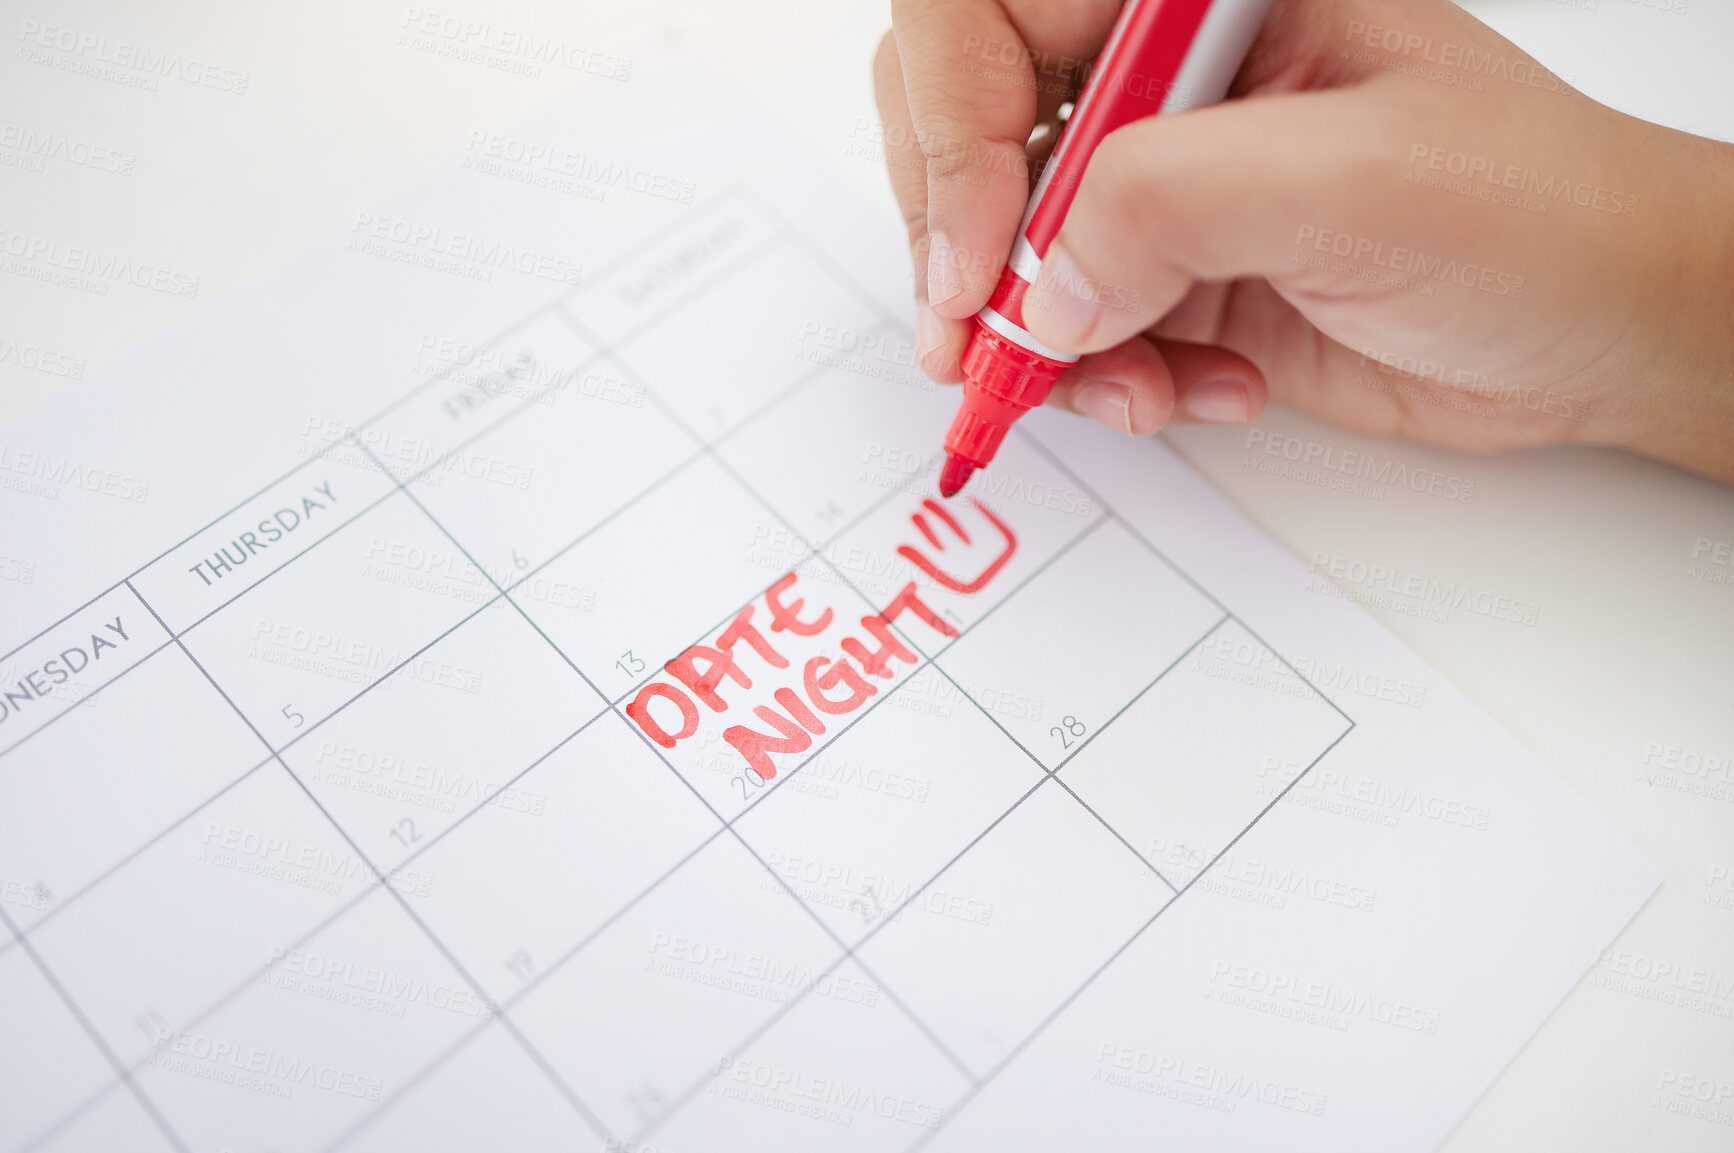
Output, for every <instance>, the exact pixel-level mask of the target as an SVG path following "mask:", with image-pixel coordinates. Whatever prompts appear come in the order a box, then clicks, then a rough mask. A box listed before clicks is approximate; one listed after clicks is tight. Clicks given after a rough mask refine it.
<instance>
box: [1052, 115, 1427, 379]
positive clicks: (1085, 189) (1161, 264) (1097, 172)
mask: <svg viewBox="0 0 1734 1153" xmlns="http://www.w3.org/2000/svg"><path fill="white" fill-rule="evenodd" d="M1371 87H1372V86H1370V85H1369V86H1358V87H1356V88H1345V89H1335V90H1331V91H1323V92H1306V93H1295V94H1284V95H1272V96H1257V97H1250V98H1247V99H1243V100H1236V101H1233V102H1231V103H1228V104H1221V105H1217V106H1215V107H1211V108H1201V109H1195V110H1193V111H1190V112H1186V113H1182V114H1180V115H1174V116H1156V117H1150V118H1148V119H1145V120H1140V121H1137V122H1135V123H1133V124H1128V125H1126V126H1125V127H1123V128H1121V129H1119V130H1117V131H1115V132H1113V133H1111V134H1110V135H1109V136H1108V137H1107V138H1106V139H1105V140H1103V141H1102V143H1101V144H1100V145H1099V146H1098V147H1097V149H1096V151H1095V154H1094V155H1093V156H1092V157H1091V158H1090V161H1089V164H1088V166H1087V167H1086V169H1085V171H1084V177H1083V181H1082V183H1081V184H1080V185H1079V188H1078V192H1077V196H1076V198H1075V199H1074V200H1073V202H1072V206H1071V208H1070V210H1069V211H1068V212H1067V214H1066V223H1065V226H1064V227H1063V228H1062V229H1061V231H1060V235H1059V236H1058V237H1057V238H1056V239H1055V241H1054V243H1053V244H1052V245H1051V246H1050V247H1049V249H1048V252H1047V255H1046V256H1045V258H1044V259H1043V261H1042V268H1041V273H1040V275H1039V276H1038V277H1037V281H1036V283H1035V284H1034V285H1032V286H1031V288H1030V291H1029V294H1028V296H1027V297H1026V298H1025V303H1024V322H1025V324H1026V325H1027V326H1028V328H1029V331H1030V333H1031V334H1032V335H1033V336H1035V337H1036V338H1037V339H1038V340H1040V341H1042V343H1044V344H1049V345H1052V346H1053V347H1055V348H1059V349H1064V350H1066V351H1069V352H1077V353H1088V352H1097V351H1100V350H1102V349H1106V348H1112V347H1113V346H1115V345H1117V344H1119V343H1121V342H1122V341H1125V340H1127V339H1129V338H1130V337H1132V336H1134V335H1136V334H1137V333H1140V332H1143V331H1144V330H1146V329H1148V328H1150V327H1151V326H1152V325H1154V324H1155V323H1156V322H1157V321H1158V320H1160V319H1161V318H1162V317H1163V316H1164V315H1165V314H1166V313H1167V312H1168V311H1169V310H1170V309H1171V308H1173V307H1174V306H1175V305H1176V304H1177V303H1179V302H1180V300H1181V298H1182V297H1184V296H1185V295H1186V293H1187V291H1188V290H1189V289H1190V288H1191V287H1192V286H1193V284H1195V283H1196V282H1198V281H1227V280H1234V279H1238V278H1241V277H1265V278H1267V279H1270V280H1272V281H1277V280H1279V279H1281V278H1283V277H1285V276H1286V277H1288V278H1290V279H1293V278H1294V277H1295V276H1297V275H1304V274H1305V273H1306V272H1307V270H1306V269H1305V268H1304V267H1297V266H1296V265H1295V264H1293V263H1292V262H1293V259H1294V253H1295V251H1296V247H1295V246H1296V243H1297V241H1296V238H1297V236H1300V235H1302V230H1303V229H1305V228H1307V227H1309V226H1313V225H1315V224H1316V222H1317V221H1319V220H1320V219H1321V217H1325V218H1327V219H1328V218H1330V217H1335V216H1342V215H1344V213H1345V210H1349V213H1350V214H1351V215H1353V210H1352V206H1351V205H1350V204H1347V203H1345V201H1346V200H1352V199H1353V198H1355V197H1356V196H1357V195H1365V194H1364V193H1358V192H1357V190H1358V189H1364V188H1367V187H1369V186H1373V185H1385V182H1384V181H1377V180H1371V179H1362V178H1361V177H1364V176H1367V175H1370V174H1371V173H1372V172H1374V171H1383V170H1388V166H1389V164H1390V155H1391V153H1390V147H1389V145H1388V143H1386V140H1387V137H1388V136H1389V135H1390V133H1391V131H1392V129H1391V127H1390V125H1391V124H1392V123H1393V118H1392V117H1391V116H1389V115H1388V114H1386V113H1385V112H1384V111H1383V110H1382V108H1381V104H1382V101H1381V100H1379V99H1377V98H1373V99H1369V89H1370V88H1371ZM1327 214H1328V215H1327Z"/></svg>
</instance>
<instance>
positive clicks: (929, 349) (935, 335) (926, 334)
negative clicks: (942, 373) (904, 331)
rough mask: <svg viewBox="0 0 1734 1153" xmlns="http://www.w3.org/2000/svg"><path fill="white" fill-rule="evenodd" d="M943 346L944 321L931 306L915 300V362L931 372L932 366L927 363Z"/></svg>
mask: <svg viewBox="0 0 1734 1153" xmlns="http://www.w3.org/2000/svg"><path fill="white" fill-rule="evenodd" d="M944 348H945V322H944V321H943V320H941V319H939V313H937V312H935V311H933V308H932V306H930V305H927V304H923V303H922V302H920V301H917V302H916V304H915V363H917V364H919V365H920V366H921V367H922V370H923V371H926V372H932V371H933V368H934V366H933V365H932V364H930V363H929V361H930V359H932V358H934V357H936V356H937V355H938V354H939V353H940V352H941V351H942V350H943V349H944Z"/></svg>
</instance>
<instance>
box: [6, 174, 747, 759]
mask: <svg viewBox="0 0 1734 1153" xmlns="http://www.w3.org/2000/svg"><path fill="white" fill-rule="evenodd" d="M744 191H745V189H744V188H743V187H741V186H730V187H726V188H724V189H723V190H722V191H721V192H719V193H718V194H717V195H716V196H715V197H714V198H713V199H711V200H709V201H707V202H706V203H704V204H702V205H700V206H698V207H697V208H696V209H695V212H694V214H693V216H692V217H691V218H690V219H692V220H696V219H699V218H701V217H703V216H706V215H709V214H710V213H712V212H714V211H717V210H718V208H719V207H720V206H722V205H725V204H728V203H729V202H730V200H731V199H733V198H736V197H742V196H743V193H744ZM688 223H690V220H689V221H688ZM666 236H667V233H665V232H657V233H652V234H650V235H648V236H646V237H644V238H643V239H642V240H640V241H638V242H637V243H635V244H632V245H629V246H628V247H627V249H626V250H625V251H624V252H622V253H621V254H620V255H619V256H617V257H616V258H615V259H614V260H612V261H610V262H609V263H608V265H607V266H606V267H605V268H604V270H603V271H602V272H601V273H599V274H598V275H597V277H596V279H595V280H594V281H592V282H591V284H586V285H581V286H579V287H577V288H575V289H570V290H565V291H562V292H559V293H557V294H556V295H554V296H553V297H551V298H549V299H548V300H547V301H545V302H543V303H542V304H539V305H537V306H536V307H535V308H533V309H531V310H530V311H529V312H527V313H525V314H524V315H523V316H521V317H519V318H518V319H517V320H514V321H513V322H512V323H510V324H508V325H507V326H506V327H505V328H502V329H500V330H499V331H497V332H495V333H494V334H492V335H491V336H489V337H488V338H487V339H486V341H485V343H487V344H490V345H491V344H495V343H498V342H499V341H500V340H503V339H505V338H507V337H510V336H512V335H513V334H514V333H517V332H520V331H522V330H523V329H525V328H528V327H529V326H530V325H532V324H534V323H535V322H536V321H537V320H538V319H540V318H541V317H542V316H543V315H544V314H554V313H555V311H556V310H557V309H560V308H561V307H562V306H568V307H569V305H570V302H572V301H574V300H575V299H577V298H578V297H581V296H582V295H583V294H584V293H585V292H587V291H589V290H590V289H591V288H592V287H593V286H594V285H595V284H597V283H605V282H607V280H608V279H609V278H610V277H612V276H613V275H614V274H615V273H617V272H619V271H620V270H621V269H622V268H624V267H626V265H627V263H628V262H629V261H630V260H632V259H633V258H635V257H636V256H638V255H640V254H641V253H642V252H643V250H644V249H647V248H650V247H653V246H654V245H655V244H657V243H658V242H660V241H661V240H663V239H664V238H665V237H666ZM777 239H780V237H779V236H773V237H772V238H770V239H769V240H767V241H766V242H764V243H765V245H766V247H767V248H768V247H769V246H771V245H772V244H773V243H774V241H775V240H777ZM733 267H734V266H732V265H731V266H728V267H725V269H724V270H723V271H722V272H720V273H717V274H713V276H712V277H706V278H704V279H702V280H700V281H699V282H697V283H696V284H695V285H693V286H690V290H689V291H688V292H685V293H682V294H680V295H678V296H676V297H675V298H673V300H672V301H670V302H668V303H666V304H664V305H663V306H662V307H660V308H658V309H657V310H655V311H653V312H652V313H651V314H650V315H649V316H647V317H646V318H645V319H644V320H642V321H640V322H639V323H638V324H637V325H635V326H634V327H633V328H631V329H628V330H627V334H626V335H625V336H623V337H622V340H624V339H629V338H630V337H631V336H632V335H636V334H637V333H639V332H642V331H644V330H645V329H647V328H648V327H650V326H651V325H653V324H656V323H659V322H660V321H661V320H662V319H663V317H664V316H665V315H666V314H667V313H668V312H669V311H672V310H673V309H675V308H678V307H680V306H681V305H682V304H684V303H686V301H688V300H689V299H691V298H692V296H693V295H694V294H696V293H697V292H698V291H699V290H701V289H702V288H705V287H709V285H710V284H711V283H713V281H714V279H717V278H720V277H722V276H726V275H727V274H728V273H729V272H730V271H732V269H733ZM601 356H602V352H601V350H597V351H596V352H594V353H593V354H592V355H591V356H589V357H586V358H584V359H583V360H581V361H580V362H579V364H578V367H583V366H585V365H588V364H591V363H593V362H594V361H596V360H599V359H601ZM459 367H460V366H459V365H457V364H456V363H453V364H451V365H448V366H447V367H445V368H442V369H440V370H439V371H438V372H436V373H433V374H432V375H431V376H429V377H428V378H427V379H425V380H422V381H420V382H419V383H417V384H414V385H412V386H410V387H409V388H408V389H407V390H405V392H404V394H403V395H402V396H399V397H396V398H395V399H393V400H392V401H391V402H390V403H388V404H386V405H385V406H384V407H383V408H380V409H379V410H377V411H376V412H374V413H373V415H371V416H369V417H368V418H367V419H366V420H363V421H360V422H359V423H357V424H356V425H354V426H353V427H352V428H350V429H349V430H348V431H347V432H346V433H345V434H344V436H343V437H341V438H339V439H337V440H334V441H332V442H331V443H330V444H328V445H326V446H325V447H324V448H322V449H320V450H319V451H318V452H316V453H313V454H312V455H310V456H309V457H308V458H307V459H306V460H304V461H302V462H300V463H299V464H296V465H294V466H293V467H292V468H290V469H289V470H288V471H286V472H284V473H282V474H281V475H279V476H277V477H275V478H273V479H272V480H270V481H267V482H266V483H265V484H263V485H261V486H260V487H259V488H258V489H256V490H255V491H253V492H252V493H249V494H248V495H247V496H246V497H244V498H242V499H241V500H239V501H237V502H236V503H235V504H233V505H231V506H230V507H229V508H227V509H224V510H223V511H222V512H220V513H218V514H217V515H216V516H214V517H212V518H211V519H210V520H208V521H206V522H205V523H204V524H202V525H200V526H199V527H198V528H196V529H194V530H193V531H192V532H190V533H188V534H187V535H186V536H184V537H182V538H181V539H180V540H178V541H176V542H175V543H174V544H172V545H170V546H169V547H168V548H165V549H164V550H163V551H162V552H160V553H157V554H156V555H155V556H153V557H151V558H150V559H149V560H147V561H145V562H144V563H143V564H140V565H139V566H138V567H137V568H135V569H134V570H133V571H132V572H130V573H128V574H127V575H126V576H124V577H122V578H121V579H120V580H117V581H115V582H114V583H113V584H111V585H109V586H108V587H107V588H105V589H103V590H102V591H101V592H98V593H97V594H95V595H94V596H92V597H91V598H90V599H89V600H87V601H85V602H84V603H83V604H81V605H79V606H77V607H76V608H74V609H72V610H70V611H68V612H67V613H65V614H64V615H62V616H61V617H60V618H59V619H57V620H55V621H53V622H51V623H50V624H48V625H47V626H45V627H44V628H43V629H41V630H40V631H39V632H37V633H36V634H35V635H33V636H30V637H27V638H26V639H24V640H22V641H20V642H19V643H18V644H16V645H14V646H13V647H12V648H11V649H9V650H8V651H6V652H5V653H0V661H7V660H10V659H11V658H12V657H13V656H15V655H17V654H18V653H19V652H20V651H22V650H23V649H25V648H28V647H29V646H30V645H32V644H34V643H36V642H37V641H39V640H41V639H42V638H43V637H44V636H47V635H48V634H49V633H51V632H53V631H54V630H55V629H57V628H59V627H60V626H61V625H63V624H65V623H66V622H67V621H69V620H71V619H72V618H73V617H75V616H77V615H78V614H79V613H81V612H83V611H84V610H85V609H87V608H89V607H90V606H91V605H93V604H95V603H96V602H97V601H99V600H101V599H102V598H103V597H105V596H108V595H109V594H110V593H112V592H114V591H115V590H116V589H118V588H120V587H121V586H122V585H124V584H126V583H127V582H128V581H130V580H132V579H133V578H135V577H137V576H139V575H140V574H142V573H143V572H144V571H145V570H147V569H149V568H150V567H151V566H152V565H154V564H156V563H157V562H159V561H161V560H163V559H164V558H166V557H167V556H169V555H170V554H171V553H173V552H174V551H175V550H176V549H178V548H180V547H182V546H183V545H186V544H187V543H189V542H190V541H192V540H193V539H195V538H196V537H198V535H199V534H200V533H203V532H205V531H207V530H208V529H210V528H212V527H214V526H216V525H217V524H218V523H220V522H221V521H222V520H223V518H224V517H228V516H232V515H233V514H234V513H236V512H238V511H240V510H241V509H243V508H245V507H246V506H247V505H248V504H250V503H252V502H253V501H255V500H258V499H259V498H260V497H261V496H263V495H265V494H266V493H267V492H269V491H271V489H273V488H275V487H277V486H278V485H280V484H282V483H283V482H284V481H286V480H288V479H289V478H291V477H293V476H294V475H295V474H296V473H298V472H300V471H301V470H303V469H305V468H310V467H312V466H313V465H314V464H315V463H316V462H318V461H319V460H321V459H322V458H324V457H326V456H328V455H330V454H331V453H333V452H335V451H336V450H337V449H338V448H339V447H341V446H342V444H343V442H344V441H345V440H347V439H350V438H353V437H355V436H356V434H358V433H360V432H361V431H362V430H363V429H366V428H370V427H372V426H373V425H375V424H377V423H379V421H381V420H383V419H384V418H385V417H387V416H390V415H391V414H392V413H393V412H396V411H397V410H398V409H400V408H402V407H403V406H404V405H406V404H408V403H409V402H410V401H412V400H414V399H415V398H416V397H418V396H420V395H421V394H422V393H424V392H426V391H427V390H428V389H430V388H432V387H434V386H435V385H436V384H438V383H439V382H440V381H442V380H445V379H446V378H447V377H448V376H450V375H451V374H452V373H453V372H455V371H456V370H457V369H458V368H459ZM543 391H544V392H545V391H547V390H543ZM521 407H522V406H520V409H521ZM516 411H518V410H514V413H515V412H516ZM508 415H510V414H508ZM484 431H486V430H484ZM478 435H479V434H478ZM464 443H465V444H467V443H469V442H467V441H466V442H464ZM459 447H462V445H460V446H459ZM442 459H443V457H442ZM425 471H426V470H423V472H424V473H425ZM419 475H421V474H418V476H419ZM364 511H365V510H364ZM357 515H358V516H359V515H360V514H359V513H358V514H357ZM335 531H336V530H335V529H334V530H333V533H335ZM330 535H332V534H329V533H328V534H327V535H326V537H324V538H321V540H324V539H329V537H330ZM311 547H312V546H309V548H311ZM297 555H299V554H297ZM248 591H250V590H248ZM0 755H3V754H0Z"/></svg>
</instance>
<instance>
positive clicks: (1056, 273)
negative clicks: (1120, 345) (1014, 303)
mask: <svg viewBox="0 0 1734 1153" xmlns="http://www.w3.org/2000/svg"><path fill="white" fill-rule="evenodd" d="M1027 299H1028V300H1029V303H1030V304H1031V305H1032V306H1034V308H1035V309H1036V310H1038V311H1040V312H1041V313H1042V314H1043V315H1044V316H1046V317H1047V323H1046V324H1044V325H1043V326H1042V327H1043V329H1044V330H1045V332H1046V334H1047V339H1048V343H1050V344H1055V345H1058V346H1059V347H1061V348H1081V347H1083V343H1084V338H1085V337H1087V336H1089V335H1090V332H1091V330H1092V329H1094V328H1095V327H1096V319H1097V317H1098V316H1099V315H1100V314H1101V311H1102V309H1101V305H1100V304H1098V303H1097V301H1096V286H1095V285H1094V284H1093V283H1091V281H1090V278H1089V277H1087V276H1085V275H1084V271H1083V269H1081V268H1079V267H1078V262H1077V261H1075V260H1073V259H1072V254H1071V253H1069V252H1067V251H1066V250H1065V247H1064V246H1063V245H1061V244H1060V242H1059V241H1057V240H1056V241H1055V242H1054V243H1053V245H1052V246H1051V247H1050V248H1049V249H1048V254H1047V255H1046V256H1045V257H1043V258H1042V269H1041V271H1040V272H1039V273H1037V275H1036V283H1035V286H1034V288H1033V290H1032V291H1031V292H1030V295H1029V297H1028V298H1027Z"/></svg>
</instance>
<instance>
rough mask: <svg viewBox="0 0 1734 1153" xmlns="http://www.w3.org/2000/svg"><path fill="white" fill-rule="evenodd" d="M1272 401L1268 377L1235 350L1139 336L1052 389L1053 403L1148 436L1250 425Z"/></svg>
mask: <svg viewBox="0 0 1734 1153" xmlns="http://www.w3.org/2000/svg"><path fill="white" fill-rule="evenodd" d="M1268 398H1269V388H1268V387H1267V386H1266V384H1265V380H1264V375H1263V374H1262V373H1260V372H1259V370H1258V368H1257V367H1256V366H1254V365H1253V363H1252V362H1251V361H1249V360H1247V359H1246V358H1245V357H1244V356H1241V355H1239V354H1238V353H1234V352H1230V351H1229V350H1227V349H1225V348H1218V347H1216V346H1215V345H1209V344H1193V343H1190V342H1187V341H1180V340H1163V339H1159V338H1152V337H1147V336H1142V335H1140V336H1135V337H1133V338H1132V339H1131V340H1127V341H1123V342H1122V343H1120V344H1117V345H1115V346H1114V347H1112V348H1109V349H1105V350H1103V351H1101V352H1094V353H1090V354H1089V355H1087V356H1085V357H1083V358H1082V359H1081V360H1079V361H1078V363H1077V364H1076V365H1074V366H1073V367H1071V368H1069V369H1067V370H1066V371H1065V373H1064V374H1063V375H1061V377H1060V379H1059V380H1058V381H1057V382H1056V383H1055V384H1054V389H1053V391H1052V392H1051V393H1049V394H1048V403H1049V404H1050V405H1052V406H1054V407H1055V408H1060V409H1064V410H1066V411H1068V412H1075V413H1077V414H1079V415H1080V416H1087V417H1089V418H1090V419H1091V420H1094V421H1096V422H1098V423H1099V424H1102V425H1105V426H1107V427H1108V428H1111V429H1114V430H1115V431H1117V432H1125V433H1130V434H1131V435H1133V436H1149V435H1151V434H1152V433H1155V432H1158V431H1160V430H1161V429H1162V428H1163V427H1165V426H1166V425H1169V424H1189V423H1207V424H1228V423H1236V422H1239V421H1245V420H1250V419H1252V418H1253V417H1255V416H1257V415H1258V414H1259V413H1260V412H1262V411H1263V410H1264V405H1265V402H1266V400H1267V399H1268Z"/></svg>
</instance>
